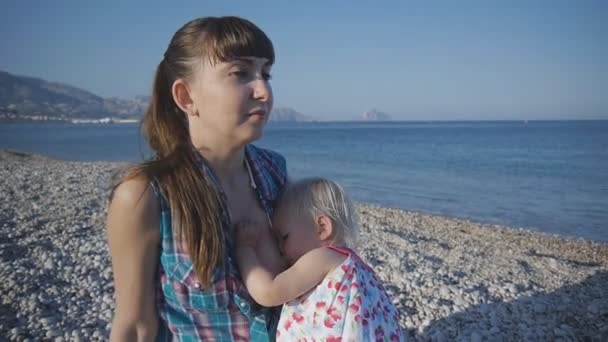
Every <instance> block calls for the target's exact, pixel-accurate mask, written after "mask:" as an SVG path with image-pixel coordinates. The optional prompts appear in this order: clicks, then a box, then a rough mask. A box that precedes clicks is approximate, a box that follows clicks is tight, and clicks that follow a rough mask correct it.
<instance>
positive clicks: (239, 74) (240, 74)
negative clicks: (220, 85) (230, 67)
mask: <svg viewBox="0 0 608 342" xmlns="http://www.w3.org/2000/svg"><path fill="white" fill-rule="evenodd" d="M230 75H233V76H237V77H245V76H246V75H247V72H245V71H243V70H235V71H232V72H231V73H230Z"/></svg>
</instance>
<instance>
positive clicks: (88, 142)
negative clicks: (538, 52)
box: [0, 121, 608, 241]
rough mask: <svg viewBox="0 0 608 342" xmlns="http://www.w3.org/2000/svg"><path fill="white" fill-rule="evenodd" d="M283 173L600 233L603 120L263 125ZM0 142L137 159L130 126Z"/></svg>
mask: <svg viewBox="0 0 608 342" xmlns="http://www.w3.org/2000/svg"><path fill="white" fill-rule="evenodd" d="M257 144H258V145H259V146H262V147H267V148H271V149H274V150H276V151H278V152H280V153H282V154H283V155H284V156H285V157H286V158H287V162H288V170H289V172H290V176H291V177H295V178H299V177H305V176H316V175H319V176H325V177H330V178H332V179H335V180H337V181H339V182H341V183H342V184H344V186H345V187H346V188H347V189H348V191H349V192H350V193H351V195H352V197H353V198H354V199H355V200H356V201H361V202H368V203H374V204H378V205H382V206H387V207H394V208H403V209H408V210H416V211H422V212H427V213H434V214H440V215H445V216H451V217H459V218H468V219H471V220H474V221H478V222H488V223H498V224H505V225H509V226H513V227H522V228H526V229H531V230H538V231H543V232H548V233H555V234H561V235H566V236H571V237H582V238H586V239H593V240H600V241H608V121H554V122H553V121H538V122H537V121H531V122H527V123H524V122H429V123H426V122H424V123H423V122H390V123H362V122H359V123H357V122H350V123H345V122H335V123H289V124H287V123H285V124H271V125H269V126H268V127H267V129H266V132H265V135H264V137H263V138H262V139H261V140H260V141H259V142H257ZM0 148H9V149H14V150H19V151H26V152H35V153H40V154H44V155H48V156H51V157H55V158H60V159H67V160H100V161H101V160H104V161H120V160H128V161H137V160H141V159H142V158H143V157H144V156H146V155H147V154H149V151H148V149H147V147H146V146H145V142H143V140H140V139H139V136H138V127H137V125H68V124H3V125H0Z"/></svg>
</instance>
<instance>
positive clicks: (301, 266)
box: [236, 224, 335, 306]
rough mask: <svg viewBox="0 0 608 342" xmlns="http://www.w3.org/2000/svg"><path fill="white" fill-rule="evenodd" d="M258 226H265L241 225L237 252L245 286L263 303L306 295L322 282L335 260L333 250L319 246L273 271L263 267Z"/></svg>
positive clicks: (273, 302) (265, 304)
mask: <svg viewBox="0 0 608 342" xmlns="http://www.w3.org/2000/svg"><path fill="white" fill-rule="evenodd" d="M259 229H263V228H262V227H259V226H258V227H254V226H253V225H252V224H248V225H247V226H240V227H239V228H238V232H237V252H236V255H237V262H238V264H239V269H240V272H241V277H242V278H243V281H244V282H245V286H246V287H247V290H248V291H249V294H250V295H251V297H253V299H254V300H255V301H256V302H258V303H259V304H260V305H263V306H277V305H281V304H283V303H285V302H288V301H290V300H292V299H295V298H297V297H299V296H301V295H303V294H304V293H306V292H308V291H309V290H310V289H312V288H313V287H315V286H316V285H317V284H319V283H320V282H321V281H322V280H323V278H325V276H326V275H327V273H328V272H329V271H330V270H331V269H332V265H334V264H335V262H334V260H335V255H334V254H333V253H334V252H333V251H331V250H329V249H327V248H318V249H314V250H312V251H310V252H308V253H306V254H304V255H303V256H302V257H301V258H300V259H299V260H298V261H297V262H296V263H295V264H294V265H293V266H292V267H290V268H288V269H287V270H285V271H284V272H281V273H278V274H276V273H274V274H273V273H272V272H271V271H269V270H268V269H267V268H265V267H263V265H262V261H261V259H260V257H259V255H258V253H256V246H257V244H258V243H259V242H258V240H259V235H260V234H259V231H260V230H259ZM256 232H257V233H256Z"/></svg>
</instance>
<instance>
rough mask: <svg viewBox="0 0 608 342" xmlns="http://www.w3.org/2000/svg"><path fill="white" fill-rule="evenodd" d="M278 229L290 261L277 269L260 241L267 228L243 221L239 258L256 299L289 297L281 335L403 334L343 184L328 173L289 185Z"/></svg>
mask: <svg viewBox="0 0 608 342" xmlns="http://www.w3.org/2000/svg"><path fill="white" fill-rule="evenodd" d="M277 203H278V205H277V207H276V209H275V214H274V217H273V224H272V231H273V233H274V234H275V235H276V237H277V240H278V244H279V246H278V247H279V249H280V251H281V254H282V255H283V256H284V257H285V258H286V260H287V262H288V264H289V268H288V269H287V270H285V271H283V272H282V273H279V274H271V273H269V272H268V271H267V270H266V269H265V268H263V267H261V265H260V259H259V258H258V256H257V255H256V251H255V247H256V245H257V240H258V237H259V236H260V235H261V234H262V232H263V229H264V227H263V226H261V225H258V224H253V223H241V224H238V225H237V252H236V254H237V261H238V264H239V268H240V271H241V275H242V277H243V280H244V282H245V285H246V286H247V289H248V291H249V293H250V294H251V296H252V297H253V299H254V300H255V301H256V302H258V303H259V304H260V305H263V306H276V305H281V304H285V305H284V306H283V309H282V311H281V318H280V320H279V326H278V328H277V334H276V337H277V341H298V340H300V339H302V340H304V339H305V338H308V339H309V340H311V338H314V339H312V340H315V339H316V340H322V341H403V340H405V334H404V332H402V331H401V328H400V327H399V322H398V314H397V310H396V308H395V307H394V306H393V304H392V302H391V300H390V298H389V296H388V295H387V293H386V291H385V290H384V288H383V287H382V284H381V282H380V280H379V278H378V277H377V276H376V274H375V273H374V271H373V270H372V269H371V268H370V267H369V266H368V265H367V264H365V262H363V261H362V260H361V259H360V258H359V257H358V256H357V254H356V253H355V252H354V251H353V250H352V248H353V247H354V245H355V243H356V240H357V223H356V217H355V211H354V208H353V205H352V203H351V201H350V200H349V198H348V197H347V196H346V193H345V192H344V190H343V189H342V188H341V187H340V186H339V185H338V184H336V183H335V182H332V181H330V180H326V179H322V178H311V179H305V180H302V181H299V182H295V183H292V184H289V185H288V186H287V187H286V189H285V191H284V193H283V194H282V196H281V197H280V198H279V200H278V202H277Z"/></svg>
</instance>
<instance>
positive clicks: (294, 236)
mask: <svg viewBox="0 0 608 342" xmlns="http://www.w3.org/2000/svg"><path fill="white" fill-rule="evenodd" d="M272 227H273V231H274V233H275V235H276V237H277V242H278V243H279V249H280V250H281V254H283V256H284V257H285V258H286V259H287V261H288V262H289V264H290V265H293V264H294V263H295V262H296V261H298V259H300V257H301V256H302V255H304V254H306V253H308V252H310V251H311V250H313V249H315V248H319V247H321V240H320V239H319V236H318V234H317V227H316V225H315V224H314V222H313V220H307V219H302V218H298V217H295V216H294V215H290V214H289V211H288V210H281V209H279V210H278V211H277V212H275V215H274V217H273V221H272Z"/></svg>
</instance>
